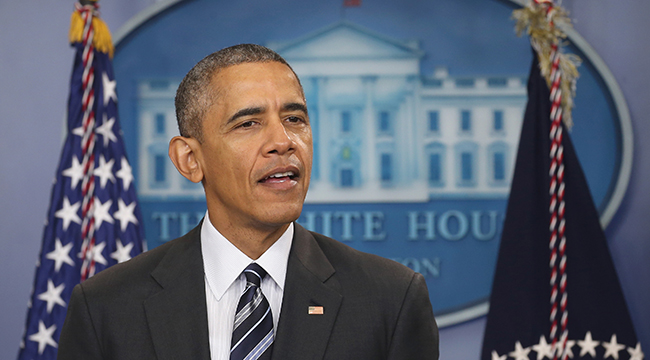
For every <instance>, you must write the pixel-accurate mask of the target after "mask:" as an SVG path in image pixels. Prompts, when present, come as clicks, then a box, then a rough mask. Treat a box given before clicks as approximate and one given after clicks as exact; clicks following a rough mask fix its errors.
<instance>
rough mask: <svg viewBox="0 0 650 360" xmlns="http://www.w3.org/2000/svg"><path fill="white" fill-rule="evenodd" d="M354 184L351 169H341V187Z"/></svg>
mask: <svg viewBox="0 0 650 360" xmlns="http://www.w3.org/2000/svg"><path fill="white" fill-rule="evenodd" d="M352 186H354V172H353V171H352V169H341V187H352Z"/></svg>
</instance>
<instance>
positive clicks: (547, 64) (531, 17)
mask: <svg viewBox="0 0 650 360" xmlns="http://www.w3.org/2000/svg"><path fill="white" fill-rule="evenodd" d="M512 17H513V18H514V19H515V20H516V21H517V24H516V25H515V31H516V32H517V36H521V34H522V33H523V32H524V30H525V31H526V33H527V34H528V36H529V37H530V43H531V45H532V46H533V49H535V51H536V52H537V57H538V59H539V67H540V71H541V73H542V76H544V78H545V79H546V83H547V84H548V86H549V89H550V88H551V67H552V66H553V59H552V58H551V56H552V55H553V51H554V47H555V49H557V50H555V51H557V56H558V57H559V60H560V64H559V68H560V73H561V76H562V78H561V82H560V89H561V90H562V94H563V95H564V96H562V112H563V121H564V124H565V125H566V126H567V127H568V128H569V129H570V128H571V127H572V126H573V119H572V117H571V110H572V109H573V98H574V97H575V93H576V81H577V80H578V77H579V76H580V74H579V72H578V66H580V63H582V60H581V59H580V57H579V56H577V55H575V54H566V53H563V52H562V51H561V49H562V40H564V39H566V37H567V35H566V33H565V32H564V31H562V28H571V27H572V25H571V19H569V16H568V13H567V12H566V11H565V10H564V9H563V8H562V7H561V6H558V5H554V4H553V3H552V2H551V1H544V0H541V1H539V2H537V1H532V0H531V1H530V3H529V4H528V6H526V7H524V8H521V9H517V10H514V11H513V12H512Z"/></svg>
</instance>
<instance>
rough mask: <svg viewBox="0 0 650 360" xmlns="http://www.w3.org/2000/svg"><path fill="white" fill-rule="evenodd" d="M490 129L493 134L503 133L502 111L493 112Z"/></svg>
mask: <svg viewBox="0 0 650 360" xmlns="http://www.w3.org/2000/svg"><path fill="white" fill-rule="evenodd" d="M492 129H493V130H494V131H495V132H499V133H500V132H503V111H501V110H495V111H494V121H493V124H492Z"/></svg>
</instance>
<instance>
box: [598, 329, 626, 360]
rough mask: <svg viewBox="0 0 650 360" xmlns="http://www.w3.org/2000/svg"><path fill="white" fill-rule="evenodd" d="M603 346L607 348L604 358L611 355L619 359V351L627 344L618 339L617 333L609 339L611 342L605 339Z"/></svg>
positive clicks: (616, 359)
mask: <svg viewBox="0 0 650 360" xmlns="http://www.w3.org/2000/svg"><path fill="white" fill-rule="evenodd" d="M603 347H604V348H605V355H603V359H607V358H608V357H610V356H611V357H613V358H614V359H615V360H618V353H619V352H620V351H621V350H623V349H625V345H621V344H619V343H618V342H617V341H616V334H614V335H612V339H611V340H609V342H607V341H603Z"/></svg>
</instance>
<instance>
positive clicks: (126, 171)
mask: <svg viewBox="0 0 650 360" xmlns="http://www.w3.org/2000/svg"><path fill="white" fill-rule="evenodd" d="M121 165H122V167H121V168H120V170H118V172H116V173H115V175H117V177H118V178H120V179H122V183H123V184H124V190H129V186H131V181H133V171H132V169H131V165H129V162H128V161H127V160H126V158H125V157H122V162H121Z"/></svg>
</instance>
